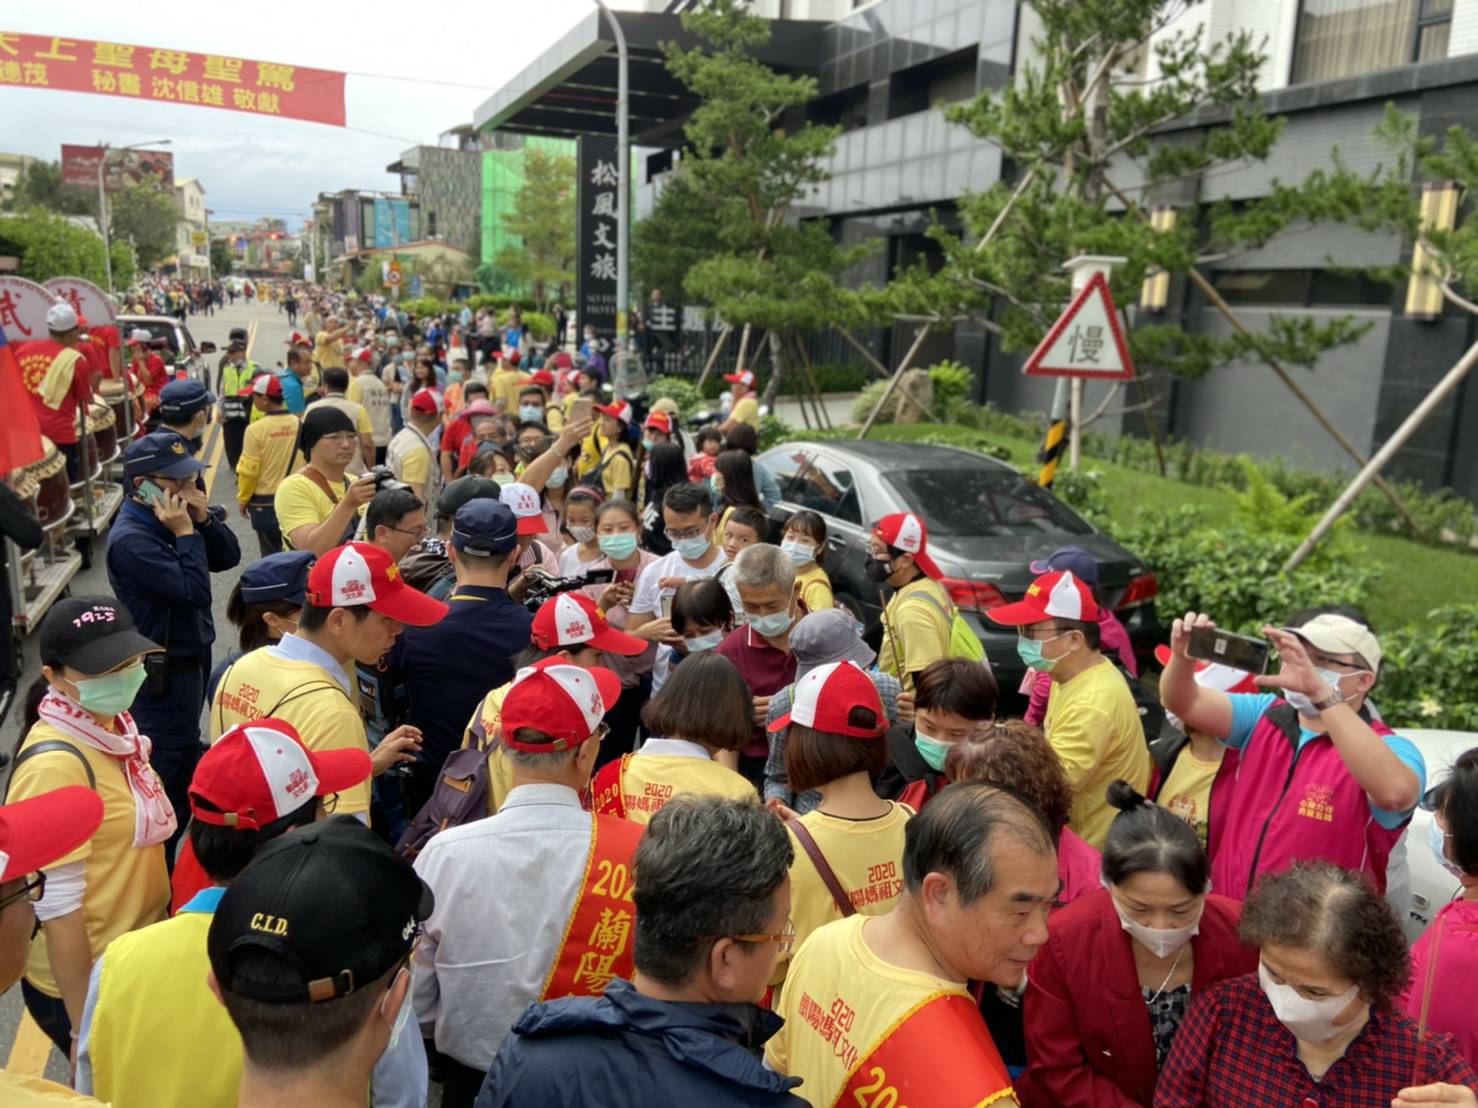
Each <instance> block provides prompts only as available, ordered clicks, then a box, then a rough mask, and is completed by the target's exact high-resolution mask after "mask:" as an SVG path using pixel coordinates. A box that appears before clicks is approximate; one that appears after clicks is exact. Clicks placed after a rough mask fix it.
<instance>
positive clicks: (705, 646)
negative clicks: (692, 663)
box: [686, 631, 724, 654]
mask: <svg viewBox="0 0 1478 1108" xmlns="http://www.w3.org/2000/svg"><path fill="white" fill-rule="evenodd" d="M686 641H687V644H688V653H689V654H701V653H702V652H703V651H705V650H713V649H715V648H716V647H717V646H718V644H719V643H721V642H723V641H724V633H723V632H722V631H710V632H709V633H708V634H706V635H693V636H692V637H690V638H688V639H687V640H686Z"/></svg>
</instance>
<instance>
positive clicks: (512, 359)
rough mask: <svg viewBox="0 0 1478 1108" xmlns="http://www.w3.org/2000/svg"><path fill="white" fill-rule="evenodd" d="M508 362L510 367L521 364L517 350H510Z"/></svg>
mask: <svg viewBox="0 0 1478 1108" xmlns="http://www.w3.org/2000/svg"><path fill="white" fill-rule="evenodd" d="M507 360H508V364H509V365H517V364H518V363H519V357H518V351H517V350H510V351H509V352H508V358H507Z"/></svg>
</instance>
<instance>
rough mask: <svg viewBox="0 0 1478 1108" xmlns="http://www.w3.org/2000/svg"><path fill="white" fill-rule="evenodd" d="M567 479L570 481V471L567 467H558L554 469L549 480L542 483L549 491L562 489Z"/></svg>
mask: <svg viewBox="0 0 1478 1108" xmlns="http://www.w3.org/2000/svg"><path fill="white" fill-rule="evenodd" d="M569 479H570V470H569V467H568V466H560V467H559V468H558V469H556V470H555V471H554V472H553V473H551V474H550V475H549V480H548V481H545V482H544V483H545V484H546V485H547V486H549V487H550V488H551V489H558V488H563V487H564V483H565V482H566V481H568V480H569Z"/></svg>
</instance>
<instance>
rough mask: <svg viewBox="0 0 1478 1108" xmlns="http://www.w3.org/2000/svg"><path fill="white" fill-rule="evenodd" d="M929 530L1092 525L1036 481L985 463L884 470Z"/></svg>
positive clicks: (994, 531) (1083, 530)
mask: <svg viewBox="0 0 1478 1108" xmlns="http://www.w3.org/2000/svg"><path fill="white" fill-rule="evenodd" d="M886 478H887V481H888V483H889V484H891V485H892V486H893V488H894V489H895V490H896V491H897V493H898V495H899V496H900V497H902V499H903V502H904V503H905V504H906V505H907V506H908V509H909V511H912V512H917V513H918V514H919V515H920V516H922V517H923V519H924V526H926V527H927V528H928V529H929V534H931V535H1037V534H1042V533H1045V532H1053V533H1060V532H1064V531H1066V532H1067V533H1069V534H1073V535H1087V534H1091V533H1092V531H1093V529H1092V528H1091V527H1089V526H1088V524H1086V523H1084V522H1083V520H1082V519H1080V518H1079V517H1078V516H1077V514H1076V513H1074V512H1073V511H1072V510H1071V509H1069V508H1068V507H1067V505H1065V504H1063V503H1062V501H1060V500H1058V499H1057V498H1056V497H1055V496H1053V495H1052V494H1051V493H1050V492H1048V491H1047V490H1046V489H1044V488H1042V487H1041V486H1040V485H1037V484H1034V483H1033V482H1031V481H1028V480H1026V478H1024V477H1022V476H1021V475H1020V474H1018V473H1011V472H1007V471H1005V470H989V469H905V470H895V471H894V472H892V473H889V474H886Z"/></svg>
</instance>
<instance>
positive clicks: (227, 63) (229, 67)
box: [205, 54, 241, 85]
mask: <svg viewBox="0 0 1478 1108" xmlns="http://www.w3.org/2000/svg"><path fill="white" fill-rule="evenodd" d="M205 75H206V77H208V78H209V79H210V80H212V81H230V82H231V83H232V84H233V85H239V84H240V83H241V59H240V58H218V57H216V56H215V55H214V54H207V55H205Z"/></svg>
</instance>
